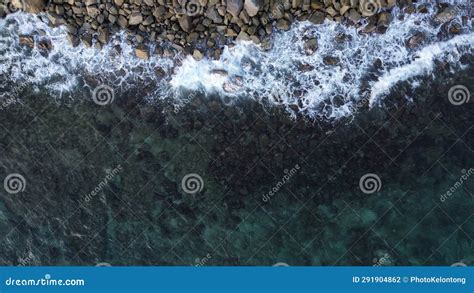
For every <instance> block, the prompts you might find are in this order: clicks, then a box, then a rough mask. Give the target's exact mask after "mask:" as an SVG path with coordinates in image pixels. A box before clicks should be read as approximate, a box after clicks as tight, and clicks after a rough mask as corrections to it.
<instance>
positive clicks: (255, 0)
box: [244, 0, 264, 17]
mask: <svg viewBox="0 0 474 293" xmlns="http://www.w3.org/2000/svg"><path fill="white" fill-rule="evenodd" d="M263 4H264V2H263V0H245V4H244V7H245V11H247V14H248V15H249V16H250V17H254V16H255V15H257V13H258V12H259V11H260V9H261V8H262V7H263Z"/></svg>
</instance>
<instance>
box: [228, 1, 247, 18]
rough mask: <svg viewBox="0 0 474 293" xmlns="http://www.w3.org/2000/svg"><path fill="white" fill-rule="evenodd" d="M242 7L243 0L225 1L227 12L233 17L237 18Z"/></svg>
mask: <svg viewBox="0 0 474 293" xmlns="http://www.w3.org/2000/svg"><path fill="white" fill-rule="evenodd" d="M243 7H244V2H243V0H227V12H229V13H230V14H232V15H233V16H235V17H239V13H240V11H242V8H243Z"/></svg>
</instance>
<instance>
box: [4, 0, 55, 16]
mask: <svg viewBox="0 0 474 293" xmlns="http://www.w3.org/2000/svg"><path fill="white" fill-rule="evenodd" d="M48 3H49V1H48V0H13V1H12V4H13V5H14V6H15V7H18V8H20V9H23V10H24V11H26V12H30V13H39V12H41V11H43V10H45V9H46V7H47V6H48Z"/></svg>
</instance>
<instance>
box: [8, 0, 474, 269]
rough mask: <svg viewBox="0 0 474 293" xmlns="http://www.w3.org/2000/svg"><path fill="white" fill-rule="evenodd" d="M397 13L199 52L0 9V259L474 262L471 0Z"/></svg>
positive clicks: (422, 4) (300, 26)
mask: <svg viewBox="0 0 474 293" xmlns="http://www.w3.org/2000/svg"><path fill="white" fill-rule="evenodd" d="M441 2H442V3H450V4H451V5H454V7H455V10H454V11H455V16H454V17H453V19H452V20H451V21H450V22H448V23H444V24H442V23H439V22H437V21H436V20H435V15H436V13H437V11H438V9H437V8H436V5H437V4H439V3H441ZM415 8H416V9H414V11H413V12H410V13H408V12H407V11H404V10H403V11H401V10H399V9H397V8H395V9H394V10H393V11H392V18H393V20H392V22H391V24H390V25H389V27H388V28H387V30H386V32H385V33H383V34H378V33H370V34H369V33H363V32H361V29H357V28H355V27H349V26H346V25H344V24H337V23H333V22H330V21H326V22H325V23H324V24H321V25H313V24H310V23H308V22H301V23H295V24H293V26H292V28H291V30H290V31H287V32H278V33H275V35H274V39H273V46H272V48H271V49H270V50H267V51H264V50H262V49H261V48H259V47H258V46H256V45H254V44H252V43H247V42H239V43H237V44H235V46H232V47H226V48H225V50H224V53H223V55H222V56H221V58H220V59H219V60H208V59H204V60H201V61H196V60H194V59H193V58H192V57H185V56H179V55H177V56H173V57H171V56H169V57H163V56H152V58H150V60H147V61H144V60H139V59H137V58H135V57H134V52H133V48H132V47H131V46H130V45H128V43H127V40H126V38H127V37H126V34H125V33H124V34H121V35H118V36H116V38H115V39H114V41H113V43H111V44H110V45H109V46H107V47H105V48H104V49H102V50H100V51H99V50H97V49H95V48H94V47H93V48H86V47H84V46H83V45H80V46H78V47H71V46H70V45H69V44H68V41H67V37H66V33H65V29H64V28H50V27H48V26H47V25H46V24H45V23H44V22H43V21H41V17H42V16H33V15H28V14H24V13H21V12H19V13H15V14H12V15H9V16H8V17H7V18H6V19H1V20H0V99H1V103H0V126H1V127H0V137H1V139H0V147H1V149H0V179H2V180H3V188H0V219H1V221H0V235H1V237H2V240H1V242H0V264H1V265H98V264H99V265H114V266H115V265H194V266H203V265H275V264H276V265H291V266H293V265H376V266H377V265H453V264H454V265H473V264H474V240H473V239H474V197H473V195H474V154H473V150H474V129H473V122H474V104H473V99H474V98H473V97H472V93H474V67H473V65H474V28H473V21H472V19H471V18H472V14H473V13H474V10H473V5H472V3H471V1H465V0H464V1H419V2H418V3H417V4H415ZM415 35H417V36H422V37H420V38H418V40H417V41H416V43H415V44H414V45H413V43H412V45H410V46H409V45H408V43H409V40H410V38H411V37H412V36H415ZM22 36H32V37H33V38H34V41H35V47H34V48H30V47H28V46H25V45H22V44H20V43H19V39H20V37H22ZM311 38H316V39H317V43H318V49H317V50H316V51H315V52H314V53H311V52H307V51H305V42H306V40H308V39H311ZM45 47H48V48H49V49H44V48H45ZM152 49H154V48H152Z"/></svg>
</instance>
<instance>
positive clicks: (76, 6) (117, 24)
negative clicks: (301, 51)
mask: <svg viewBox="0 0 474 293" xmlns="http://www.w3.org/2000/svg"><path fill="white" fill-rule="evenodd" d="M396 2H397V1H396V0H129V1H124V0H113V1H112V0H107V1H104V0H102V1H101V0H86V1H74V0H53V1H47V0H6V1H3V6H4V7H3V9H2V10H3V11H2V12H1V13H0V14H2V15H5V14H6V13H9V12H15V11H16V10H18V9H23V10H25V11H27V12H31V13H39V12H42V11H44V12H47V16H48V19H49V22H50V24H51V25H53V26H59V25H66V26H67V28H68V31H69V38H70V41H71V44H72V45H74V46H76V45H78V44H79V42H80V41H82V42H83V43H84V44H85V45H86V46H97V47H101V46H103V45H105V44H106V43H108V42H109V40H110V38H111V36H113V35H114V33H116V32H118V31H119V30H126V31H127V32H128V33H129V34H130V41H131V42H133V43H134V44H135V45H136V47H137V50H136V54H137V56H138V57H139V58H143V59H147V58H148V57H149V55H150V54H151V53H158V54H175V53H177V52H179V51H184V52H185V53H188V54H192V55H193V56H194V57H195V58H196V59H200V58H202V57H203V56H204V55H209V56H210V57H214V58H218V57H219V56H220V54H221V52H222V51H221V50H222V47H223V46H224V45H226V44H229V43H232V42H233V41H235V40H249V41H253V42H255V43H256V44H261V45H262V47H263V48H264V49H265V48H269V47H271V35H272V33H273V31H274V29H279V30H288V29H289V28H290V26H291V23H292V22H294V21H296V20H298V21H303V20H309V21H311V22H313V23H316V24H318V23H322V22H324V20H325V19H329V20H333V21H337V22H348V23H350V24H353V25H361V24H362V20H363V19H367V21H368V22H367V24H365V25H366V28H365V31H367V32H373V31H376V30H378V31H383V30H384V28H385V27H386V26H387V25H388V24H389V22H390V14H389V13H388V11H389V10H390V9H392V8H393V7H394V6H395V5H396V4H397V3H396ZM399 2H400V1H399ZM401 2H406V3H403V4H408V5H409V4H411V1H410V0H409V1H401ZM364 22H365V21H364ZM149 42H153V43H158V44H162V43H167V44H170V48H168V49H167V50H166V52H165V51H164V50H163V49H164V47H163V46H158V47H157V49H156V52H150V50H149V46H147V45H148V44H147V43H149Z"/></svg>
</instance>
